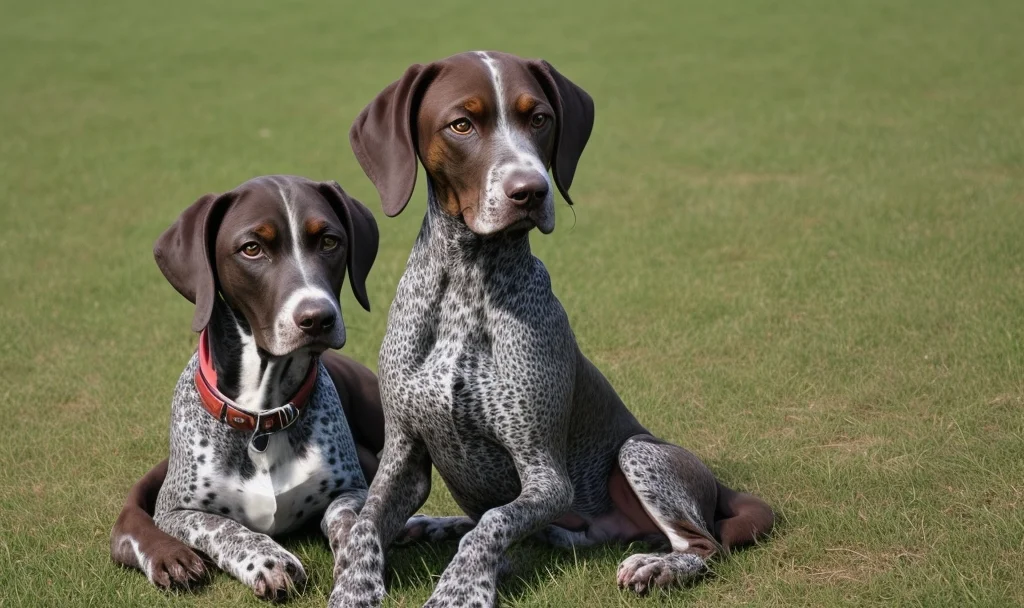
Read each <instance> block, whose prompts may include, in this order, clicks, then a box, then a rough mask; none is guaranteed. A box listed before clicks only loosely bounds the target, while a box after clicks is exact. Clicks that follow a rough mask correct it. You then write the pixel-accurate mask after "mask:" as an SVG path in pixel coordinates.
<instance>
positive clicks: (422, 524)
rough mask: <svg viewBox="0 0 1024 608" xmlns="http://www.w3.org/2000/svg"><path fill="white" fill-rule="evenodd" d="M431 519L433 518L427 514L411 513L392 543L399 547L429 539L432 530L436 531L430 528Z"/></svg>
mask: <svg viewBox="0 0 1024 608" xmlns="http://www.w3.org/2000/svg"><path fill="white" fill-rule="evenodd" d="M433 521H434V518H432V517H430V516H429V515H423V514H420V513H417V514H416V515H413V516H412V517H410V518H409V521H407V522H406V523H405V528H403V529H402V532H401V534H399V535H398V538H396V539H395V542H393V543H392V545H396V546H399V547H401V546H403V545H411V544H413V543H415V542H419V541H421V540H425V539H429V538H430V537H431V533H432V532H435V533H436V531H435V530H432V529H431V524H432V523H433Z"/></svg>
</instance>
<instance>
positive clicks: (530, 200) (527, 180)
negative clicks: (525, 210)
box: [502, 171, 548, 207]
mask: <svg viewBox="0 0 1024 608" xmlns="http://www.w3.org/2000/svg"><path fill="white" fill-rule="evenodd" d="M502 185H503V186H504V188H505V196H507V197H508V198H509V200H511V201H512V202H513V203H515V204H517V205H521V206H524V207H531V206H533V205H536V204H538V203H540V202H541V201H543V200H544V199H545V198H547V195H548V180H547V177H545V176H544V174H542V173H540V172H539V171H513V172H512V173H511V174H509V176H508V177H506V178H505V182H504V183H503V184H502Z"/></svg>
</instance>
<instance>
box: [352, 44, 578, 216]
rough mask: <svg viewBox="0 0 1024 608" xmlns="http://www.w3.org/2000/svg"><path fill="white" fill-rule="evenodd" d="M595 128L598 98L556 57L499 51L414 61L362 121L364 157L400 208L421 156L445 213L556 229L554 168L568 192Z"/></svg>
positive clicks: (389, 206) (388, 205)
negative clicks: (554, 62) (559, 66)
mask: <svg viewBox="0 0 1024 608" xmlns="http://www.w3.org/2000/svg"><path fill="white" fill-rule="evenodd" d="M593 126H594V103H593V100H591V98H590V96H589V95H587V93H586V92H585V91H584V90H583V89H581V88H580V87H578V86H576V85H575V84H573V83H572V82H570V81H569V80H568V79H567V78H565V77H564V76H562V75H561V74H559V73H558V71H557V70H555V68H553V67H552V66H551V65H550V64H549V63H547V62H545V61H539V60H526V59H521V58H519V57H516V56H513V55H507V54H504V53H494V52H473V53H462V54H460V55H455V56H453V57H449V58H448V59H444V60H442V61H438V62H436V63H431V64H429V65H414V66H412V67H410V68H409V69H408V70H406V72H405V75H404V76H402V78H401V79H399V80H398V81H397V82H395V83H393V84H391V85H390V86H388V87H387V88H386V89H384V91H382V92H381V93H380V94H379V95H378V96H377V97H376V99H374V100H373V101H372V102H371V103H370V105H368V106H367V107H366V109H364V110H363V111H362V113H361V114H360V115H359V116H358V117H357V118H356V120H355V123H354V124H353V125H352V129H351V131H350V133H349V138H350V141H351V143H352V149H353V151H354V152H355V155H356V159H357V160H358V161H359V164H360V165H361V166H362V168H363V170H364V171H365V172H366V174H367V176H368V177H369V178H370V179H371V180H372V181H373V183H374V185H375V186H376V187H377V190H378V192H379V193H380V196H381V203H382V205H383V207H384V212H385V213H386V214H388V215H389V216H395V215H398V214H399V213H401V211H402V210H403V209H404V208H405V206H406V204H407V203H408V202H409V198H410V197H411V196H412V191H413V187H414V186H415V184H416V161H417V157H418V158H419V160H420V161H421V162H422V163H423V166H424V167H425V168H426V171H427V175H428V176H429V178H430V181H431V185H432V187H433V192H434V196H435V199H436V200H437V202H438V204H439V205H440V207H441V209H442V210H443V211H444V212H445V213H447V214H449V215H451V216H455V217H461V218H462V219H463V220H464V221H465V223H466V225H467V226H468V227H469V229H470V230H472V231H473V232H475V233H476V234H479V235H491V234H495V233H498V232H502V231H504V230H508V229H515V228H532V227H533V226H537V228H538V229H539V230H540V231H541V232H543V233H545V234H546V233H549V232H551V231H552V230H553V229H554V227H555V211H554V194H553V188H552V187H551V182H550V179H549V177H548V169H549V168H550V169H551V174H552V175H553V177H554V183H555V186H557V187H558V190H559V192H561V194H562V197H563V198H565V200H566V201H567V202H568V203H569V204H572V200H571V199H570V198H569V186H570V185H571V184H572V178H573V174H574V173H575V171H576V165H577V164H578V162H579V159H580V155H581V154H582V153H583V148H584V146H586V143H587V140H588V139H589V137H590V131H591V129H592V128H593Z"/></svg>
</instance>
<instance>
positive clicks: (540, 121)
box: [530, 114, 548, 129]
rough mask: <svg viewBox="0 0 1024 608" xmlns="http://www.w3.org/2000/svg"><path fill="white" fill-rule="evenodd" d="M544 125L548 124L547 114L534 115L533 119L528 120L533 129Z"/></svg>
mask: <svg viewBox="0 0 1024 608" xmlns="http://www.w3.org/2000/svg"><path fill="white" fill-rule="evenodd" d="M546 124H548V115H547V114H534V115H533V118H531V119H530V126H531V127H533V128H534V129H539V128H541V127H543V126H544V125H546Z"/></svg>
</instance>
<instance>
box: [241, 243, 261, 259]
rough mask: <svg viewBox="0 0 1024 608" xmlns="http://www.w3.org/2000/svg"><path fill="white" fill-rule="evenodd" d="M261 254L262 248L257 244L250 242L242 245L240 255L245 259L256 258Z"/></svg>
mask: <svg viewBox="0 0 1024 608" xmlns="http://www.w3.org/2000/svg"><path fill="white" fill-rule="evenodd" d="M261 253H263V248H262V247H260V244H259V243H256V242H251V243H246V244H245V245H242V254H243V255H244V256H245V257H247V258H258V257H260V254H261Z"/></svg>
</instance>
